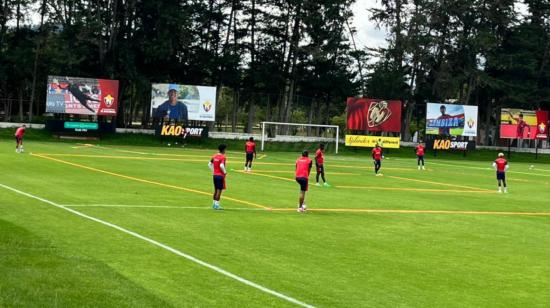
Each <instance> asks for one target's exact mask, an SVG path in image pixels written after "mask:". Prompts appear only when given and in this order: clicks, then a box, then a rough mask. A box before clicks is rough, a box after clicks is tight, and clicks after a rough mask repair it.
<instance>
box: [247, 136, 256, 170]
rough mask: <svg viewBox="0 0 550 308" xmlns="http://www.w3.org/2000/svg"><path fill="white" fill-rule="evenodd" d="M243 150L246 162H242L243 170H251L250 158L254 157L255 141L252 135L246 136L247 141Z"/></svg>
mask: <svg viewBox="0 0 550 308" xmlns="http://www.w3.org/2000/svg"><path fill="white" fill-rule="evenodd" d="M244 151H245V152H246V162H245V163H244V171H248V172H250V171H252V160H254V158H256V143H255V142H254V137H250V138H248V141H247V142H246V143H245V145H244Z"/></svg>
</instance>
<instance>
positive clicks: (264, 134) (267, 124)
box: [261, 122, 340, 154]
mask: <svg viewBox="0 0 550 308" xmlns="http://www.w3.org/2000/svg"><path fill="white" fill-rule="evenodd" d="M261 124H262V137H261V150H262V151H264V149H265V142H266V140H267V139H268V136H267V135H266V127H267V126H269V125H276V126H280V127H285V126H292V127H296V126H298V127H304V128H325V129H332V130H335V132H336V136H335V138H334V143H335V153H336V154H338V141H339V138H340V127H339V126H338V125H322V124H307V123H284V122H261ZM316 137H317V138H321V137H320V136H316ZM316 137H310V136H308V137H304V138H312V139H314V138H316ZM295 138H296V141H302V140H300V139H299V138H298V137H295ZM273 139H274V141H277V138H276V137H275V138H273Z"/></svg>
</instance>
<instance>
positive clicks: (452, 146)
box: [433, 139, 468, 150]
mask: <svg viewBox="0 0 550 308" xmlns="http://www.w3.org/2000/svg"><path fill="white" fill-rule="evenodd" d="M433 149H434V150H466V149H468V141H452V140H441V139H436V140H434V145H433Z"/></svg>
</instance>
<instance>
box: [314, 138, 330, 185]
mask: <svg viewBox="0 0 550 308" xmlns="http://www.w3.org/2000/svg"><path fill="white" fill-rule="evenodd" d="M315 167H316V170H317V176H316V177H315V179H316V182H317V183H316V184H315V185H316V186H321V184H319V176H321V178H322V179H323V186H325V187H330V185H329V184H328V183H327V180H326V179H325V145H324V144H322V143H321V144H320V145H319V149H317V151H316V152H315Z"/></svg>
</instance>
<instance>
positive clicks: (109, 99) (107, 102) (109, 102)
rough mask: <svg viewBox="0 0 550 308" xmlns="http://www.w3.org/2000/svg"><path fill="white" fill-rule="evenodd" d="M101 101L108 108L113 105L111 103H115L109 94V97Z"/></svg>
mask: <svg viewBox="0 0 550 308" xmlns="http://www.w3.org/2000/svg"><path fill="white" fill-rule="evenodd" d="M103 101H104V102H105V106H107V107H108V108H110V107H111V106H112V105H113V103H114V102H115V98H114V97H113V96H111V94H109V95H107V96H105V97H104V98H103Z"/></svg>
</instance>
